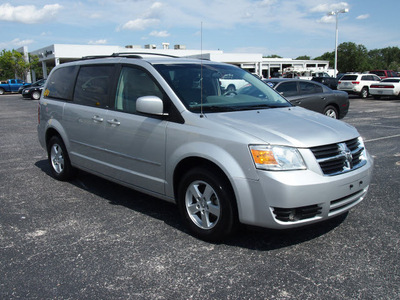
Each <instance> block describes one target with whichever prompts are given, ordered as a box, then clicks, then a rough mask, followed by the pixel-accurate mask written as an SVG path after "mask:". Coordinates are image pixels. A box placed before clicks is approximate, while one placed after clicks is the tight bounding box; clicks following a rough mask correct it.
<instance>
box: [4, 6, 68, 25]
mask: <svg viewBox="0 0 400 300" xmlns="http://www.w3.org/2000/svg"><path fill="white" fill-rule="evenodd" d="M61 8H62V6H61V5H59V4H50V5H45V6H43V8H39V9H37V8H36V6H34V5H22V6H12V5H11V4H9V3H4V4H2V5H0V21H9V22H19V23H25V24H35V23H42V22H45V21H48V20H49V19H50V18H52V17H54V16H55V15H56V14H57V13H58V11H59V10H60V9H61Z"/></svg>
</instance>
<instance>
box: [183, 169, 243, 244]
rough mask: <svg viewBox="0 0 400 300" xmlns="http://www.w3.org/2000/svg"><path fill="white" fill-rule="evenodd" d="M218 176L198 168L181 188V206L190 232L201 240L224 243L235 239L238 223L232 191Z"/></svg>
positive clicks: (225, 181)
mask: <svg viewBox="0 0 400 300" xmlns="http://www.w3.org/2000/svg"><path fill="white" fill-rule="evenodd" d="M217 174H218V172H210V171H209V170H206V169H203V168H195V169H192V170H190V171H189V172H188V173H186V174H185V175H184V176H183V178H182V180H181V182H180V185H179V192H178V193H179V194H178V205H179V209H180V211H181V214H182V216H183V219H184V221H185V223H186V224H187V226H188V227H189V229H190V230H191V231H192V232H193V233H194V234H195V235H196V236H197V237H199V238H201V239H203V240H207V241H214V242H217V241H220V240H222V239H224V238H226V237H228V236H229V235H231V234H232V233H233V232H234V230H235V228H236V223H237V214H236V208H235V207H236V206H235V199H234V195H233V192H232V188H231V186H230V184H229V182H228V181H227V179H224V178H223V176H218V175H217Z"/></svg>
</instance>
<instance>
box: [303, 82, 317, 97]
mask: <svg viewBox="0 0 400 300" xmlns="http://www.w3.org/2000/svg"><path fill="white" fill-rule="evenodd" d="M299 88H300V94H302V95H305V94H317V93H322V92H323V90H322V87H320V86H319V85H316V84H314V83H312V82H299Z"/></svg>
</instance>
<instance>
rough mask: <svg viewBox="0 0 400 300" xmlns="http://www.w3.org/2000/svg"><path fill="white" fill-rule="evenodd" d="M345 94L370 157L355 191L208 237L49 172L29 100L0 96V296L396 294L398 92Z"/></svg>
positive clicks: (116, 193)
mask: <svg viewBox="0 0 400 300" xmlns="http://www.w3.org/2000/svg"><path fill="white" fill-rule="evenodd" d="M350 102H351V105H350V111H349V114H348V115H347V116H346V117H345V118H344V121H345V122H348V123H350V124H352V125H354V126H355V127H356V128H357V129H358V130H359V132H360V133H361V135H362V136H363V137H364V139H365V142H366V147H367V149H368V150H369V152H370V153H371V155H372V156H373V157H374V160H375V166H374V178H373V180H372V183H371V186H370V191H369V194H368V196H367V197H366V199H365V200H364V201H363V202H361V203H360V204H359V205H358V206H356V207H355V208H353V209H352V210H351V211H350V212H349V213H348V214H346V215H344V216H341V217H339V218H336V219H333V220H331V221H328V222H325V223H321V224H318V225H314V226H309V227H306V228H301V229H296V230H289V231H272V230H261V229H259V230H255V229H250V228H242V229H241V230H240V232H239V233H238V234H237V235H235V236H234V237H232V238H231V239H230V240H228V241H226V242H225V243H221V244H212V243H207V242H204V241H201V240H198V239H196V238H194V237H192V236H191V235H190V234H189V232H188V231H187V230H186V228H185V227H184V226H183V223H182V222H181V219H180V216H179V213H178V210H177V208H176V207H175V206H174V205H173V204H170V203H167V202H163V201H161V200H158V199H155V198H152V197H149V196H146V195H144V194H141V193H138V192H135V191H133V190H130V189H127V188H125V187H122V186H119V185H116V184H113V183H111V182H108V181H105V180H103V179H101V178H98V177H96V176H93V175H89V174H87V173H84V172H79V174H78V176H77V177H76V179H74V180H73V181H72V182H59V181H57V180H55V179H53V178H52V177H51V175H50V168H49V165H48V162H47V158H46V153H45V151H44V150H43V149H42V148H41V147H40V145H39V142H38V139H37V133H36V124H37V106H38V101H31V100H24V99H22V97H21V95H2V96H0V132H1V135H0V299H400V221H399V220H400V218H399V215H398V214H399V212H400V188H399V187H400V118H399V117H400V100H381V101H376V100H372V99H366V100H364V99H357V98H351V100H350Z"/></svg>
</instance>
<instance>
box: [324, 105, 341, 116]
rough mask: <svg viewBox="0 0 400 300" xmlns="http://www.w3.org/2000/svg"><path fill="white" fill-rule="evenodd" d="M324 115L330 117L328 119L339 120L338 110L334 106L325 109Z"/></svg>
mask: <svg viewBox="0 0 400 300" xmlns="http://www.w3.org/2000/svg"><path fill="white" fill-rule="evenodd" d="M324 115H325V116H328V117H331V118H334V119H337V118H339V115H338V112H337V109H336V108H335V107H333V106H332V105H329V106H327V107H325V110H324Z"/></svg>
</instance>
